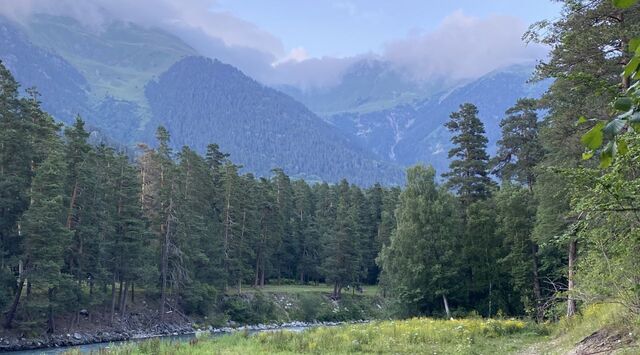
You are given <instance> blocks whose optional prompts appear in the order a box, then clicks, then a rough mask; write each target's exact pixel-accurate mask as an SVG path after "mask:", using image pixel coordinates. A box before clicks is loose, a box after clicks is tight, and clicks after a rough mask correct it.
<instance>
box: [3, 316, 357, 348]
mask: <svg viewBox="0 0 640 355" xmlns="http://www.w3.org/2000/svg"><path fill="white" fill-rule="evenodd" d="M365 322H367V321H365V320H359V321H352V322H302V321H293V322H284V323H273V324H255V325H240V326H237V325H236V324H232V325H233V326H231V325H230V326H226V327H221V328H213V327H208V328H207V329H195V328H194V327H193V325H192V324H191V323H182V324H173V323H163V324H158V325H155V326H153V327H152V328H150V329H114V330H109V331H106V330H105V331H97V332H87V331H78V332H73V333H65V334H54V335H44V336H41V337H35V338H24V337H16V336H10V335H9V336H6V335H5V336H4V337H2V336H0V352H9V351H22V350H35V349H46V348H62V347H69V346H79V345H88V344H96V343H111V342H120V341H128V340H140V339H149V338H157V337H165V336H177V335H189V334H193V335H196V334H212V335H223V334H230V333H234V332H249V333H256V332H262V331H277V330H303V329H306V328H312V327H333V326H338V325H341V324H353V323H365Z"/></svg>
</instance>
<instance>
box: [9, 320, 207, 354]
mask: <svg viewBox="0 0 640 355" xmlns="http://www.w3.org/2000/svg"><path fill="white" fill-rule="evenodd" d="M194 333H195V330H194V329H193V327H192V326H191V324H172V323H166V324H158V325H156V326H155V327H153V328H151V329H110V330H104V331H77V332H73V333H65V334H51V335H43V336H39V337H29V338H26V337H21V336H12V335H5V336H0V352H7V351H17V350H33V349H43V348H60V347H67V346H77V345H86V344H95V343H110V342H117V341H126V340H133V339H145V338H153V337H161V336H168V335H184V334H194Z"/></svg>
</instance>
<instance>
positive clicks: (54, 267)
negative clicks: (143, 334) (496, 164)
mask: <svg viewBox="0 0 640 355" xmlns="http://www.w3.org/2000/svg"><path fill="white" fill-rule="evenodd" d="M0 93H1V95H0V100H1V101H0V110H2V111H1V112H0V186H1V188H0V217H1V218H0V220H1V223H2V224H1V225H0V279H1V280H2V281H1V282H2V283H1V287H0V309H2V310H3V311H4V315H5V317H4V326H5V327H12V326H15V325H16V324H17V325H19V326H21V327H39V326H41V325H43V323H44V322H45V321H46V322H47V323H48V325H47V328H48V329H49V331H53V330H54V329H55V319H56V315H59V314H61V313H73V312H78V311H79V310H81V309H87V308H89V307H91V306H94V305H99V304H105V303H106V304H109V307H110V312H111V318H112V319H113V315H114V313H115V312H125V311H126V307H127V302H128V301H127V300H128V299H133V298H134V297H135V292H136V289H138V290H145V293H146V294H148V295H151V296H152V297H154V295H155V297H157V298H158V299H159V305H160V307H159V308H160V315H161V317H162V316H163V315H164V314H165V313H166V312H168V311H169V309H168V307H169V308H171V309H181V310H184V311H185V312H187V313H188V314H189V313H199V314H202V315H207V314H208V312H209V311H210V310H211V309H212V307H215V305H216V302H218V300H219V297H220V296H221V295H223V293H224V292H236V290H237V291H238V292H239V291H241V289H242V287H245V286H256V287H260V286H264V285H265V283H267V282H269V280H276V279H278V280H284V279H287V280H295V282H300V283H308V282H327V283H329V284H332V285H333V286H334V294H333V296H334V297H336V298H337V297H340V294H341V292H342V289H343V288H344V287H345V286H346V285H352V286H356V285H358V284H363V283H367V284H373V283H376V282H377V279H378V273H379V269H378V267H377V266H376V264H375V257H376V256H377V254H378V252H379V250H380V248H381V245H382V244H383V243H385V241H386V240H388V238H389V236H390V233H391V231H392V229H393V226H394V224H395V223H394V218H393V210H394V208H395V205H396V199H397V196H398V194H399V189H398V188H384V187H382V186H380V185H375V186H373V187H371V188H368V189H366V190H363V189H361V188H359V187H357V186H354V185H351V184H349V183H348V182H347V181H346V180H343V181H342V182H340V183H339V184H336V185H328V184H326V183H324V184H315V185H309V184H307V183H306V182H304V181H301V180H294V181H291V180H290V179H289V177H288V176H287V175H286V174H285V173H284V172H283V171H282V170H279V169H276V170H274V171H273V174H272V176H271V177H270V178H263V177H261V178H256V177H255V176H253V175H252V174H241V173H240V172H239V170H240V167H239V166H237V165H235V164H233V162H232V161H231V160H230V159H229V157H228V155H227V154H224V153H222V152H221V151H220V150H219V149H218V146H217V145H215V144H211V145H209V146H208V149H207V152H206V155H205V156H201V155H199V154H197V153H196V152H194V151H193V150H191V149H189V148H188V147H184V148H183V149H182V150H180V151H179V152H173V151H172V150H171V148H170V141H169V139H170V138H169V133H168V132H167V131H166V130H165V129H164V128H162V127H160V128H158V131H157V139H158V142H157V147H156V148H149V147H147V146H141V147H140V153H139V156H138V157H137V159H136V160H135V162H131V161H130V160H129V159H128V158H127V156H125V155H124V154H123V153H121V152H117V151H115V150H114V149H112V148H109V147H107V146H104V145H99V146H93V145H91V144H89V142H88V140H89V133H88V132H87V131H86V130H85V127H84V122H83V121H82V119H80V118H78V119H77V120H76V122H75V124H74V125H72V126H69V127H65V128H64V129H62V127H61V125H59V124H57V123H56V122H55V121H54V120H53V118H52V117H51V116H49V115H48V114H47V113H45V112H43V111H42V110H41V109H40V107H39V102H38V100H37V93H36V92H34V91H31V90H30V91H29V95H28V96H27V97H25V98H21V97H20V96H19V90H18V84H17V83H16V82H15V81H14V80H13V78H12V76H11V74H10V73H9V72H8V71H7V70H6V69H5V68H4V67H0ZM129 295H130V297H129ZM44 315H46V316H44Z"/></svg>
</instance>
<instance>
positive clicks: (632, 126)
mask: <svg viewBox="0 0 640 355" xmlns="http://www.w3.org/2000/svg"><path fill="white" fill-rule="evenodd" d="M612 2H613V5H614V6H616V7H618V8H620V9H626V8H629V7H631V6H633V5H635V4H636V3H637V2H638V0H612ZM628 51H629V54H630V56H631V58H630V59H629V61H628V62H627V64H626V65H625V67H624V71H623V72H622V86H623V89H624V90H625V91H624V94H623V95H622V96H620V97H618V98H617V99H616V100H615V101H614V102H613V108H614V110H615V112H616V117H615V118H614V119H612V120H608V121H607V120H598V121H597V122H596V124H595V126H593V127H592V128H591V129H590V130H589V131H588V132H587V133H585V134H584V135H583V136H582V137H581V138H580V141H581V142H582V144H583V145H584V146H585V147H586V148H587V150H586V151H585V152H584V153H583V154H582V158H583V159H584V160H588V159H591V158H592V157H593V156H594V154H595V153H596V152H598V151H599V153H600V154H599V155H600V167H601V168H608V167H609V166H610V165H611V163H612V162H613V159H614V158H615V157H616V156H617V155H618V154H620V155H624V154H626V153H627V152H628V151H629V148H628V146H627V143H626V141H625V140H623V139H621V136H622V134H623V133H625V132H628V131H632V132H640V81H638V79H640V37H636V38H633V39H631V40H630V41H629V43H628ZM632 81H635V82H634V83H633V84H631V85H630V83H631V82H632ZM587 121H589V120H587V119H586V118H585V117H580V118H579V119H578V124H582V123H585V122H587ZM605 140H606V141H607V143H606V144H605V145H604V146H603V144H604V142H605Z"/></svg>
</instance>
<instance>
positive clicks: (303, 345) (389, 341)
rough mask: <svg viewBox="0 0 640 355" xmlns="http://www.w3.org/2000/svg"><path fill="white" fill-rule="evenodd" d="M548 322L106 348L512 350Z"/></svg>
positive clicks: (385, 326) (432, 325)
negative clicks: (541, 323)
mask: <svg viewBox="0 0 640 355" xmlns="http://www.w3.org/2000/svg"><path fill="white" fill-rule="evenodd" d="M545 334H547V328H546V327H545V326H539V325H535V324H533V323H529V322H525V321H521V320H483V319H464V320H436V319H431V318H414V319H408V320H402V321H375V322H371V323H368V324H353V325H344V326H338V327H322V328H312V329H309V330H307V331H304V332H290V331H275V332H263V333H258V334H254V335H249V334H246V333H237V334H233V335H228V336H220V337H208V336H207V337H200V338H196V339H194V340H192V341H191V342H189V343H174V344H172V343H169V342H164V341H162V340H159V339H155V340H149V341H145V342H142V343H139V344H130V345H125V346H122V347H117V348H114V349H110V350H105V351H104V353H106V354H114V355H121V354H167V355H168V354H350V353H373V354H486V353H496V354H508V353H517V352H518V351H519V350H521V349H525V348H527V347H528V346H530V345H532V344H534V343H536V342H538V341H540V340H541V339H543V338H544V337H545Z"/></svg>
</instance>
